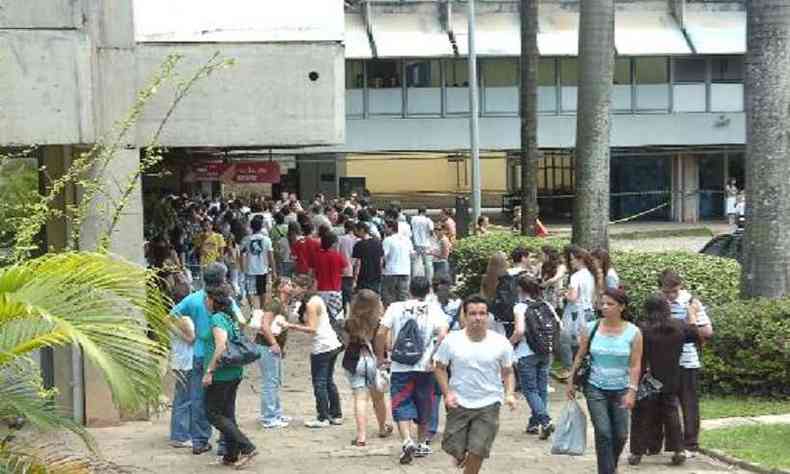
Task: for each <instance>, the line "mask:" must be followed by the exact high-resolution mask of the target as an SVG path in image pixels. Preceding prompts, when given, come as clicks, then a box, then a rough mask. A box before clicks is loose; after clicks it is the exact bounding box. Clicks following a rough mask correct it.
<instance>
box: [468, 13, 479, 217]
mask: <svg viewBox="0 0 790 474" xmlns="http://www.w3.org/2000/svg"><path fill="white" fill-rule="evenodd" d="M468 7H469V15H468V16H469V28H468V29H469V61H468V62H469V111H470V113H471V116H470V119H469V135H470V140H469V142H470V145H471V147H470V150H469V156H470V157H471V158H472V223H476V222H477V218H478V217H480V213H481V207H482V192H481V190H480V123H479V119H480V113H479V108H480V105H479V103H478V100H479V97H480V96H479V95H478V89H477V50H476V49H475V27H476V23H477V22H476V21H475V0H468ZM470 227H471V228H474V227H473V226H470Z"/></svg>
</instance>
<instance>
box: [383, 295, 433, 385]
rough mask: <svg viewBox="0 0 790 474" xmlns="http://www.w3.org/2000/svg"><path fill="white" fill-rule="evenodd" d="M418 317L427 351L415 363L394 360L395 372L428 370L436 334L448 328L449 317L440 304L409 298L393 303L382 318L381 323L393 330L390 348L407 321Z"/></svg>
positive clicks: (393, 369)
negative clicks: (409, 363) (408, 363)
mask: <svg viewBox="0 0 790 474" xmlns="http://www.w3.org/2000/svg"><path fill="white" fill-rule="evenodd" d="M412 318H416V319H417V324H418V325H419V327H420V331H421V332H422V337H423V339H425V351H424V352H423V354H422V358H421V359H420V361H419V362H417V363H416V364H415V365H405V364H401V363H399V362H395V361H392V371H393V372H428V371H429V368H430V366H431V354H432V353H433V346H434V340H435V336H437V335H439V333H440V332H441V331H442V329H445V330H446V329H447V317H446V316H445V314H444V312H442V309H441V307H440V306H439V305H438V304H435V303H431V302H429V301H419V300H407V301H399V302H397V303H392V304H391V305H389V307H388V308H387V311H386V312H385V313H384V317H383V318H382V319H381V325H382V326H384V327H385V328H389V330H390V331H392V334H391V335H390V341H392V342H391V344H390V348H392V346H393V345H394V344H395V341H397V340H398V333H400V330H401V328H402V327H403V325H404V324H406V321H408V320H409V319H412Z"/></svg>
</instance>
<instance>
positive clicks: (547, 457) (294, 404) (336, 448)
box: [91, 334, 744, 474]
mask: <svg viewBox="0 0 790 474" xmlns="http://www.w3.org/2000/svg"><path fill="white" fill-rule="evenodd" d="M306 343H307V340H306V338H305V337H304V336H303V335H301V334H294V335H292V337H291V338H290V339H289V344H288V346H289V350H290V352H289V354H288V357H287V359H286V361H285V363H286V366H285V372H286V379H285V386H284V387H283V390H282V397H283V402H284V405H285V408H286V412H287V414H288V415H290V416H293V417H294V418H295V421H294V423H293V424H292V426H290V427H288V428H286V429H284V430H279V431H267V430H263V429H261V428H259V426H258V424H257V421H256V420H257V416H258V410H259V408H258V403H259V396H258V394H257V393H256V392H258V389H257V385H258V380H259V377H258V373H257V369H251V370H249V373H248V374H247V376H248V379H247V380H245V381H244V383H243V384H242V386H241V388H240V399H239V402H238V418H239V420H240V422H241V427H242V430H243V431H244V432H246V433H247V434H248V435H249V436H250V438H251V439H252V440H253V442H254V443H255V444H256V445H257V446H258V449H259V450H260V452H261V455H260V456H259V457H258V460H257V463H256V464H255V465H254V466H252V467H250V468H248V470H249V472H261V473H264V472H265V473H267V474H269V473H293V474H298V473H305V474H308V473H309V474H318V473H343V474H363V473H364V474H371V473H389V472H413V473H440V472H448V473H449V472H459V471H457V470H456V469H454V468H452V467H451V465H450V460H449V457H448V456H447V455H445V454H444V453H442V452H436V453H435V454H433V455H432V456H430V457H428V458H426V459H418V460H415V463H414V464H413V465H412V466H409V467H402V466H400V465H399V464H398V462H397V459H396V457H397V453H398V451H399V448H400V444H399V442H398V441H397V440H396V439H395V438H392V439H388V440H379V439H377V438H375V437H374V438H372V439H370V440H369V443H368V447H367V448H362V449H359V448H351V447H350V446H349V445H350V441H351V439H352V437H353V436H354V423H353V412H352V408H351V403H350V401H351V397H350V390H349V386H348V382H347V381H346V379H345V376H344V374H343V373H342V369H340V368H339V364H338V373H337V375H336V381H337V382H338V386H339V388H340V391H341V397H342V399H343V409H344V413H345V415H346V424H345V425H344V426H341V427H332V428H326V429H321V430H310V429H307V428H304V427H303V426H302V422H303V420H304V419H306V418H310V417H312V416H314V415H315V411H314V401H313V395H312V390H311V386H310V382H309V378H308V374H309V371H308V355H307V350H306V349H305V347H306V345H307V344H306ZM562 405H563V401H562V395H561V390H559V389H558V390H557V393H555V394H553V395H552V406H551V412H552V414H553V415H554V416H555V417H556V416H557V415H558V413H559V411H560V410H561V408H562ZM528 414H529V408H528V407H527V405H526V402H524V401H523V400H521V401H520V402H519V407H518V410H517V411H516V412H513V413H511V412H509V411H507V410H503V411H502V420H501V421H502V423H501V429H500V432H499V436H498V438H497V440H496V443H495V445H494V453H493V457H492V459H490V460H489V461H488V462H487V463H486V464H485V465H484V467H483V472H489V473H495V472H496V473H506V474H509V473H513V474H515V473H519V474H523V473H589V472H595V454H594V449H593V448H592V446H593V444H592V427H590V428H589V432H588V435H589V437H590V441H589V444H588V450H587V455H585V456H582V457H568V456H552V455H551V454H550V453H549V450H550V445H549V443H548V442H541V441H539V440H537V439H536V438H535V437H534V436H528V435H525V434H524V433H523V430H524V426H525V424H526V420H527V417H528ZM370 418H371V419H370V422H369V423H370V428H369V431H370V432H373V433H375V428H374V422H373V416H372V408H371V413H370ZM168 427H169V414H164V415H162V416H160V417H159V418H157V419H154V420H152V421H149V422H131V423H126V424H124V425H123V426H119V427H113V428H102V429H93V430H91V432H92V433H93V435H94V436H95V437H96V439H97V441H98V443H99V446H100V448H101V450H102V452H103V453H104V455H105V456H106V457H108V458H109V459H110V460H112V461H115V462H117V463H119V464H121V465H129V466H136V467H139V468H141V469H142V470H144V471H148V472H157V473H163V474H164V473H198V472H199V473H211V472H227V471H228V470H227V468H222V467H219V466H209V463H210V462H211V461H212V460H213V456H209V455H205V454H204V455H201V456H194V455H192V454H191V452H190V450H184V449H173V448H169V447H168V446H167V435H168ZM668 461H669V457H668V456H664V455H662V456H657V457H648V458H645V459H644V460H643V462H642V465H641V466H639V467H637V468H632V467H630V466H628V465H627V463H626V462H625V459H624V458H623V460H622V462H623V464H624V466H623V467H622V468H621V469H620V473H621V474H622V473H628V472H639V473H644V474H653V473H662V472H673V473H725V472H727V473H739V472H744V471H738V470H734V469H731V468H730V467H728V466H726V465H725V464H723V463H720V462H718V461H714V460H712V459H710V458H707V457H698V458H696V459H693V460H690V461H689V462H688V463H687V464H686V465H685V466H683V467H681V468H671V467H669V466H667V465H666V464H667V462H668Z"/></svg>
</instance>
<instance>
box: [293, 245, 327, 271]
mask: <svg viewBox="0 0 790 474" xmlns="http://www.w3.org/2000/svg"><path fill="white" fill-rule="evenodd" d="M320 249H321V241H320V240H317V239H313V238H310V237H307V238H303V239H297V240H296V242H294V243H293V244H292V245H291V255H293V258H294V266H295V268H294V271H295V272H296V273H310V269H311V268H314V267H315V264H314V262H313V261H314V259H315V254H316V253H318V251H319V250H320Z"/></svg>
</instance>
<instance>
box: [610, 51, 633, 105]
mask: <svg viewBox="0 0 790 474" xmlns="http://www.w3.org/2000/svg"><path fill="white" fill-rule="evenodd" d="M613 89H614V90H613V91H612V107H613V108H614V110H616V111H620V112H630V111H631V58H621V57H617V58H615V60H614V88H613Z"/></svg>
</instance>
